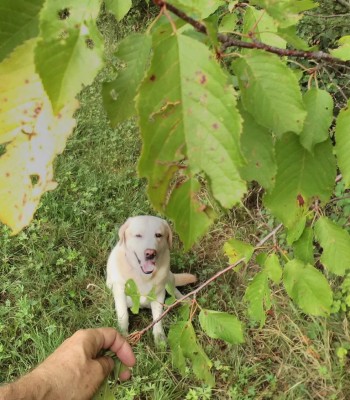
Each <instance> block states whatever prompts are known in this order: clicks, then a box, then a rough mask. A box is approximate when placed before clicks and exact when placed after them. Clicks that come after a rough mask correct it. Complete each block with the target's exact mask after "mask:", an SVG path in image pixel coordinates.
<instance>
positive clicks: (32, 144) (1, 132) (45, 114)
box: [0, 39, 78, 234]
mask: <svg viewBox="0 0 350 400" xmlns="http://www.w3.org/2000/svg"><path fill="white" fill-rule="evenodd" d="M35 44H36V39H29V40H27V41H26V42H24V43H23V44H22V45H20V46H17V47H16V49H15V50H14V51H13V52H12V53H11V55H10V56H9V57H8V58H6V59H5V60H3V61H2V62H1V63H0V77H1V79H0V93H1V96H0V109H1V112H0V144H5V146H6V151H5V152H4V153H3V154H2V155H1V157H0V177H1V178H0V221H2V222H3V223H5V224H7V225H8V226H9V227H10V228H11V230H12V233H13V234H16V233H18V232H19V231H20V230H21V229H23V228H24V227H25V226H27V225H28V224H29V223H30V221H31V220H32V218H33V214H34V212H35V210H36V209H37V207H38V205H39V202H40V199H41V196H42V195H43V194H44V193H45V192H47V191H48V190H53V189H54V188H55V187H56V186H57V183H56V182H55V181H54V178H53V163H54V159H55V157H56V156H57V155H58V154H60V153H62V151H63V150H64V147H65V144H66V140H67V138H68V136H69V135H70V134H71V133H72V131H73V128H74V126H75V120H74V118H73V114H74V112H75V111H76V109H77V107H78V104H77V101H76V100H74V99H71V101H69V102H67V104H65V107H64V108H63V109H61V110H60V113H59V115H54V114H53V112H52V107H51V103H50V101H49V99H48V97H47V96H46V93H45V91H44V88H43V86H42V83H41V80H40V78H39V76H38V74H36V73H35V65H34V48H35ZM5 146H3V147H2V148H1V150H0V151H2V152H3V150H4V147H5ZM33 177H35V178H36V181H35V182H33V179H32V178H33Z"/></svg>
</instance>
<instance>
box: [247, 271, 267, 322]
mask: <svg viewBox="0 0 350 400" xmlns="http://www.w3.org/2000/svg"><path fill="white" fill-rule="evenodd" d="M244 300H245V301H247V302H248V303H249V305H248V314H249V316H250V318H251V319H252V320H254V321H257V322H259V323H260V328H261V327H262V326H264V324H265V320H266V311H265V310H269V309H270V307H271V300H270V288H269V285H268V275H267V272H266V271H261V272H258V273H257V274H256V275H255V276H254V278H253V280H252V282H251V283H250V284H249V285H248V287H247V289H246V292H245V295H244Z"/></svg>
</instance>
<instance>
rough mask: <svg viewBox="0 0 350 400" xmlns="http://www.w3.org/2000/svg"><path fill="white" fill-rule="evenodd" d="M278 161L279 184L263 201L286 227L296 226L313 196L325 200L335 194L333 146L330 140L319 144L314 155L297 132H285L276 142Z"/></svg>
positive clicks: (277, 181)
mask: <svg viewBox="0 0 350 400" xmlns="http://www.w3.org/2000/svg"><path fill="white" fill-rule="evenodd" d="M276 161H277V175H276V183H275V186H274V187H273V189H272V190H270V191H268V192H267V193H266V195H265V197H264V203H265V205H266V207H268V208H269V209H270V210H271V212H272V213H273V214H274V215H275V216H276V217H277V218H279V219H280V220H281V221H282V222H283V223H284V225H285V226H286V227H287V228H293V227H294V225H295V224H296V223H297V221H298V220H299V218H301V217H302V216H303V215H304V214H305V212H306V211H307V209H308V207H309V206H310V205H311V203H312V201H313V200H314V199H316V198H317V199H319V200H321V201H323V202H326V201H328V199H329V197H330V196H331V194H332V191H333V187H334V180H335V176H336V164H335V158H334V156H333V150H332V145H331V143H330V141H329V140H327V141H326V142H323V143H320V144H317V145H316V146H315V147H314V154H311V153H310V152H309V151H307V150H306V149H305V148H304V147H303V146H302V145H301V144H300V143H299V139H298V137H297V136H296V135H294V134H292V133H290V134H286V135H284V136H283V137H282V139H280V140H278V141H277V143H276ZM301 233H302V232H300V234H301Z"/></svg>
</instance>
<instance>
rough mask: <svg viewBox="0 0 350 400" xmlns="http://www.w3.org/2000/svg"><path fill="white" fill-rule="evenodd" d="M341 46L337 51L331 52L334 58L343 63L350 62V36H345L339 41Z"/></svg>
mask: <svg viewBox="0 0 350 400" xmlns="http://www.w3.org/2000/svg"><path fill="white" fill-rule="evenodd" d="M338 43H339V44H340V46H339V47H338V48H337V49H334V50H329V52H330V53H331V54H332V56H333V57H336V58H339V59H340V60H343V61H348V60H350V36H349V35H348V36H343V37H342V38H340V39H339V40H338Z"/></svg>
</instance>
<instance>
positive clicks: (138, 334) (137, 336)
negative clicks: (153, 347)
mask: <svg viewBox="0 0 350 400" xmlns="http://www.w3.org/2000/svg"><path fill="white" fill-rule="evenodd" d="M282 226H283V225H282V224H279V225H278V226H277V227H276V228H275V229H274V230H273V231H271V232H270V233H269V234H268V235H266V236H265V237H264V238H263V239H261V240H260V241H259V243H258V244H257V245H256V246H255V247H254V252H255V251H256V250H258V249H259V248H260V247H261V246H262V245H263V244H265V243H266V242H267V241H268V240H269V239H270V238H271V237H273V236H275V234H276V233H277V232H278V231H279V230H280V229H281V228H282ZM244 260H245V258H244V257H242V258H241V259H239V260H238V261H236V262H235V263H234V264H231V265H229V266H228V267H226V268H224V269H222V270H221V271H219V272H217V273H216V274H215V275H213V276H212V277H210V278H209V279H208V280H206V281H205V282H204V283H202V284H201V285H200V286H198V287H197V288H196V289H194V290H192V292H189V293H187V294H186V295H185V296H183V297H182V298H181V299H178V300H176V301H175V302H174V303H173V304H171V305H170V306H168V308H166V309H165V310H164V311H163V313H162V314H161V315H160V316H159V317H158V318H157V319H155V320H154V321H152V322H151V323H150V324H149V325H148V326H146V328H144V329H142V330H141V331H137V332H133V333H131V334H130V335H129V336H128V337H127V339H128V341H130V342H131V343H132V344H134V343H135V342H136V341H138V340H139V339H140V338H141V336H142V335H143V334H144V333H146V332H147V331H148V330H150V329H151V328H153V326H154V325H155V324H156V323H157V322H159V321H160V320H161V319H163V318H164V317H165V316H166V315H167V314H168V313H169V312H170V311H171V310H172V309H173V308H175V307H177V306H178V305H179V304H181V303H182V302H183V301H184V300H186V299H188V298H189V297H191V296H195V295H196V294H197V293H198V292H200V291H201V290H202V289H204V288H205V287H206V286H208V285H209V283H211V282H213V281H215V280H216V279H217V278H219V277H220V276H221V275H224V274H226V272H228V271H231V270H232V268H234V267H236V266H237V265H239V264H240V263H241V262H243V261H244ZM135 339H136V340H135Z"/></svg>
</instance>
